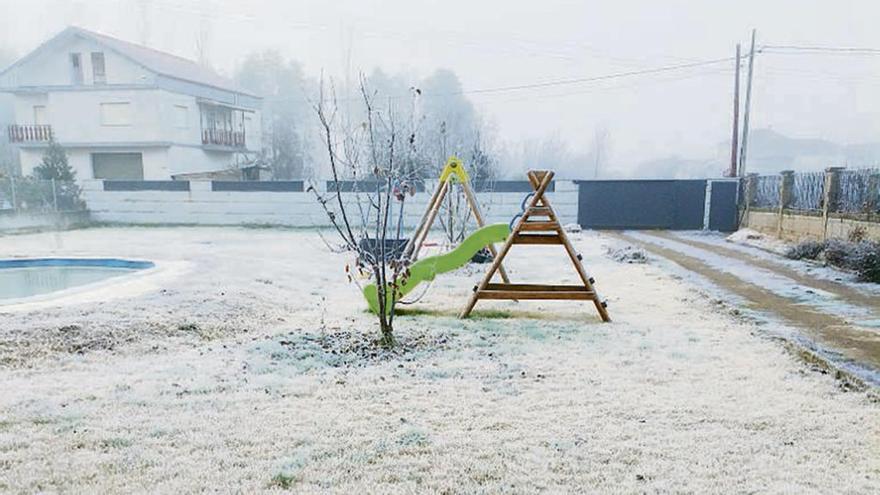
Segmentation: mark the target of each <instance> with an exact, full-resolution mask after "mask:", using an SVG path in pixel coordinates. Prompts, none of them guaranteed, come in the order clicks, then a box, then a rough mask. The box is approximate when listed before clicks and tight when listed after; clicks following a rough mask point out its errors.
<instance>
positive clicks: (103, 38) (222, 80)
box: [4, 26, 259, 97]
mask: <svg viewBox="0 0 880 495" xmlns="http://www.w3.org/2000/svg"><path fill="white" fill-rule="evenodd" d="M70 36H80V37H83V38H86V39H91V40H93V41H95V42H96V43H100V44H102V45H104V46H106V47H108V48H110V49H111V50H113V51H115V52H117V53H119V54H120V55H122V56H123V57H126V58H128V59H130V60H131V61H133V62H134V63H136V64H138V65H141V66H143V67H145V68H146V69H148V70H150V71H151V72H155V73H157V74H161V75H163V76H166V77H171V78H174V79H180V80H183V81H189V82H193V83H197V84H202V85H205V86H211V87H214V88H218V89H222V90H226V91H231V92H235V93H241V94H245V95H249V96H254V97H259V96H258V95H255V94H253V93H252V92H251V91H248V90H247V89H245V88H243V87H241V86H240V85H239V84H238V83H236V82H235V81H233V80H232V79H229V78H226V77H223V76H221V75H219V74H217V73H216V72H214V71H213V70H211V69H209V68H207V67H204V66H201V65H199V64H198V63H196V62H195V61H192V60H189V59H186V58H183V57H178V56H177V55H172V54H170V53H166V52H161V51H159V50H155V49H153V48H149V47H146V46H143V45H138V44H135V43H131V42H128V41H124V40H121V39H119V38H114V37H112V36H107V35H106V34H101V33H96V32H94V31H89V30H87V29H83V28H80V27H75V26H69V27H68V28H66V29H65V30H64V31H62V32H60V33H59V34H57V35H55V36H54V37H53V38H52V39H50V40H49V41H47V42H46V43H43V44H42V45H40V46H39V47H37V48H36V49H34V50H33V51H32V52H31V53H29V54H28V55H26V56H25V57H23V58H22V59H20V60H19V61H18V62H16V63H15V64H13V65H12V66H10V67H9V68H7V69H6V71H8V70H10V69H12V68H13V67H15V66H17V65H19V64H20V63H22V62H24V61H25V60H27V59H29V58H30V57H31V56H33V55H34V54H35V53H37V52H39V51H40V50H42V49H43V48H45V47H46V46H48V45H51V44H55V42H60V41H61V40H63V39H65V38H67V37H70ZM6 71H4V72H6Z"/></svg>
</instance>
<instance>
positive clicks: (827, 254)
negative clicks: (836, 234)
mask: <svg viewBox="0 0 880 495" xmlns="http://www.w3.org/2000/svg"><path fill="white" fill-rule="evenodd" d="M785 256H786V257H787V258H790V259H793V260H802V259H809V260H816V259H820V258H821V259H823V260H824V261H825V263H826V264H828V265H831V266H834V267H837V268H842V269H844V270H850V271H854V272H856V275H857V276H858V278H859V280H860V281H862V282H874V283H880V242H872V241H865V240H862V241H859V242H846V241H841V240H839V239H829V240H827V241H825V242H816V241H805V242H802V243H800V244H797V245H796V246H793V247H792V248H791V249H789V250H788V252H786V253H785Z"/></svg>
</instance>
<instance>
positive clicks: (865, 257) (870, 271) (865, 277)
mask: <svg viewBox="0 0 880 495" xmlns="http://www.w3.org/2000/svg"><path fill="white" fill-rule="evenodd" d="M851 259H852V262H851V263H852V265H853V267H852V268H853V269H854V270H855V271H856V274H857V275H858V277H859V280H860V281H862V282H874V283H875V284H880V242H870V241H862V242H860V243H858V244H856V246H855V249H854V250H853V253H852V255H851Z"/></svg>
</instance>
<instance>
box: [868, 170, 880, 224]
mask: <svg viewBox="0 0 880 495" xmlns="http://www.w3.org/2000/svg"><path fill="white" fill-rule="evenodd" d="M867 210H868V220H869V221H870V220H873V219H874V215H876V214H878V213H880V172H877V173H873V174H871V175H869V176H868V201H867Z"/></svg>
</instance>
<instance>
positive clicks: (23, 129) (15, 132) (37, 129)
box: [7, 124, 52, 143]
mask: <svg viewBox="0 0 880 495" xmlns="http://www.w3.org/2000/svg"><path fill="white" fill-rule="evenodd" d="M7 133H8V136H9V142H10V143H37V142H48V141H50V140H51V139H52V126H51V125H21V124H12V125H10V126H9V127H8V128H7Z"/></svg>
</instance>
